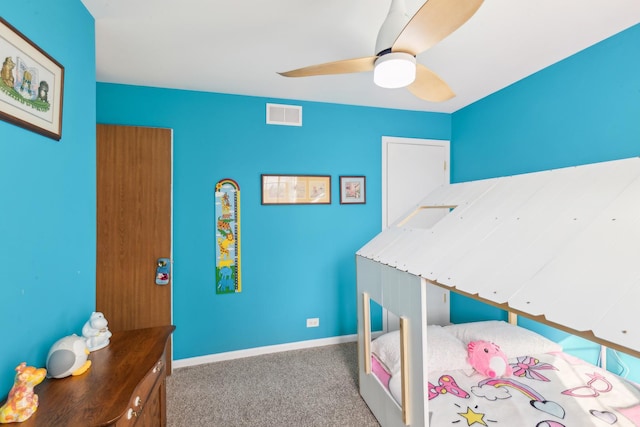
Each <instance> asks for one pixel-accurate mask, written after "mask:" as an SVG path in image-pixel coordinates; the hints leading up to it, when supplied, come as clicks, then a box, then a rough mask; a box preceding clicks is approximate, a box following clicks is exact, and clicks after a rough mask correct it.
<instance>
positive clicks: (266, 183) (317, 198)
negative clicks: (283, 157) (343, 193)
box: [261, 175, 331, 205]
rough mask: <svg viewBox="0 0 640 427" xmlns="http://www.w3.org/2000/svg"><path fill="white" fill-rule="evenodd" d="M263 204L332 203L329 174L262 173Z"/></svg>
mask: <svg viewBox="0 0 640 427" xmlns="http://www.w3.org/2000/svg"><path fill="white" fill-rule="evenodd" d="M261 180H262V182H261V185H262V204H263V205H297V204H325V205H328V204H331V176H329V175H262V176H261Z"/></svg>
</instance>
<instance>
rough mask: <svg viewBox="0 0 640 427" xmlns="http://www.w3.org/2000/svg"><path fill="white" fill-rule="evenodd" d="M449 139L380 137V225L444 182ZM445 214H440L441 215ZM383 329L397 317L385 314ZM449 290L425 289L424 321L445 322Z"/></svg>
mask: <svg viewBox="0 0 640 427" xmlns="http://www.w3.org/2000/svg"><path fill="white" fill-rule="evenodd" d="M449 153H450V151H449V141H440V140H430V139H414V138H396V137H388V136H384V137H382V228H383V229H385V228H387V227H389V226H390V225H391V224H393V223H394V222H395V221H396V220H398V219H399V218H400V217H401V216H402V215H403V214H405V213H407V212H409V211H410V210H411V209H412V208H413V207H414V206H415V205H416V204H417V203H418V202H419V201H420V200H421V199H422V198H424V197H425V196H426V195H427V194H429V193H430V192H431V191H433V190H434V189H435V188H437V187H438V186H440V185H442V184H448V183H449V180H450V175H449V174H450V171H449V160H450V159H449V158H450V155H449ZM444 214H445V213H442V215H444ZM385 317H386V319H387V320H386V322H385V323H386V328H387V330H395V329H397V328H398V319H397V317H396V316H394V315H392V314H391V313H386V316H385ZM449 321H450V320H449V291H447V290H446V289H443V288H440V287H438V286H435V285H430V286H428V288H427V323H428V324H440V325H442V324H448V323H449Z"/></svg>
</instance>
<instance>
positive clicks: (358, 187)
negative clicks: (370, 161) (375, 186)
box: [340, 176, 367, 204]
mask: <svg viewBox="0 0 640 427" xmlns="http://www.w3.org/2000/svg"><path fill="white" fill-rule="evenodd" d="M366 195H367V181H366V178H365V177H364V176H341V177H340V204H358V203H359V204H364V203H366Z"/></svg>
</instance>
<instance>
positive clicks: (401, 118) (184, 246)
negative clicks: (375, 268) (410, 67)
mask: <svg viewBox="0 0 640 427" xmlns="http://www.w3.org/2000/svg"><path fill="white" fill-rule="evenodd" d="M97 99H98V108H97V119H98V122H99V123H111V124H128V125H140V126H152V127H153V126H157V127H168V128H172V129H173V130H174V230H173V232H174V257H173V258H174V282H173V284H174V288H173V296H174V305H173V310H174V312H173V318H174V324H175V325H176V327H177V329H176V332H175V333H174V358H175V359H183V358H188V357H195V356H203V355H208V354H213V353H220V352H227V351H232V350H238V349H247V348H254V347H260V346H268V345H275V344H282V343H290V342H297V341H303V340H309V339H317V338H326V337H335V336H340V335H349V334H355V333H356V322H357V316H356V291H355V255H354V254H355V251H356V250H357V249H359V248H360V247H361V246H362V245H364V243H366V242H367V241H368V240H370V239H371V238H372V237H373V236H374V235H375V234H377V233H378V232H379V231H380V224H381V221H382V220H381V209H382V208H381V167H382V166H381V165H382V157H381V156H382V154H381V147H382V142H381V138H382V136H383V135H391V136H407V137H417V138H431V139H447V140H448V139H449V138H450V132H451V116H450V115H448V114H436V113H422V112H409V111H399V110H387V109H377V108H366V107H355V106H345V105H337V104H323V103H312V102H298V101H286V100H278V99H266V98H257V97H247V96H237V95H222V94H214V93H202V92H189V91H180V90H171V89H158V88H147V87H137V86H126V85H114V84H105V83H99V84H98V85H97ZM267 102H276V103H289V104H295V105H301V106H302V107H303V126H302V127H291V126H274V125H266V124H265V121H266V116H265V112H266V103H267ZM262 173H269V174H322V175H330V176H331V178H332V203H331V205H297V206H291V205H287V206H263V205H261V203H260V174H262ZM340 175H365V176H366V178H367V181H366V182H367V203H366V204H365V205H340V203H339V188H338V178H339V176H340ZM223 178H232V179H234V180H235V181H236V182H238V184H239V185H240V190H241V206H242V208H241V209H242V211H241V221H242V224H241V227H242V232H241V242H242V249H241V250H242V254H241V256H242V292H241V293H239V294H231V295H216V293H215V282H214V266H215V252H214V251H215V239H214V236H215V234H214V233H215V221H214V219H215V213H214V186H215V184H216V183H217V182H218V181H219V180H221V179H223ZM309 317H319V318H320V327H319V328H311V329H308V328H307V327H306V319H307V318H309Z"/></svg>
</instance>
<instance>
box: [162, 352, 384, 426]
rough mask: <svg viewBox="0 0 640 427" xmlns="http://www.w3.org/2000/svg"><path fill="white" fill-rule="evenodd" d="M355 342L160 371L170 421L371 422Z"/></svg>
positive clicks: (241, 423) (199, 423) (216, 423)
mask: <svg viewBox="0 0 640 427" xmlns="http://www.w3.org/2000/svg"><path fill="white" fill-rule="evenodd" d="M357 353H358V350H357V345H356V343H355V342H351V343H345V344H336V345H329V346H324V347H316V348H310V349H303V350H294V351H287V352H281V353H274V354H268V355H263V356H255V357H247V358H243V359H236V360H230V361H223V362H216V363H209V364H206V365H199V366H190V367H186V368H180V369H176V370H174V372H173V374H172V375H171V376H170V377H168V378H167V424H168V426H169V427H195V426H207V427H245V426H246V427H249V426H251V427H269V426H278V427H283V426H292V427H293V426H295V427H336V426H340V427H342V426H344V427H378V426H379V424H378V422H377V421H376V419H375V418H374V416H373V414H372V413H371V412H370V411H369V408H368V407H367V405H366V403H365V402H364V400H362V398H361V397H360V394H359V393H358V367H357V357H358V356H357Z"/></svg>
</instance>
